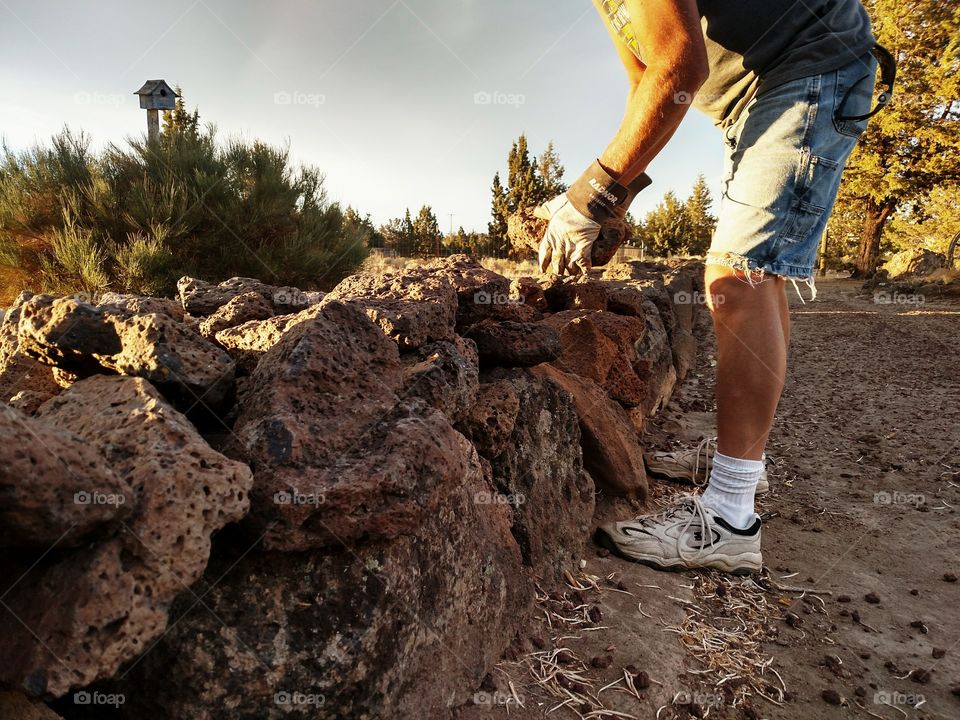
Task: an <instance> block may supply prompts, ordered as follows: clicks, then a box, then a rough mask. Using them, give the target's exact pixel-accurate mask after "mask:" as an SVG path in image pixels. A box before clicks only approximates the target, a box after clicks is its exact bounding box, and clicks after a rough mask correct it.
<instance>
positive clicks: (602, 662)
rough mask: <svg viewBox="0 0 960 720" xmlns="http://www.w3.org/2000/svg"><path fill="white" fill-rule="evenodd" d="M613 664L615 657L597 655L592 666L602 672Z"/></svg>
mask: <svg viewBox="0 0 960 720" xmlns="http://www.w3.org/2000/svg"><path fill="white" fill-rule="evenodd" d="M612 662H613V655H597V656H596V657H595V658H593V659H592V660H591V661H590V664H591V665H592V666H593V667H595V668H599V669H600V670H605V669H606V668H608V667H610V664H611V663H612Z"/></svg>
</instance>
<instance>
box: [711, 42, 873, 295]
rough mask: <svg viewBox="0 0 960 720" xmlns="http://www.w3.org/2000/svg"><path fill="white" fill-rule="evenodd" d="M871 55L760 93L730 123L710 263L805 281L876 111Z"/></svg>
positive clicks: (809, 277)
mask: <svg viewBox="0 0 960 720" xmlns="http://www.w3.org/2000/svg"><path fill="white" fill-rule="evenodd" d="M876 67H877V63H876V60H875V59H874V58H873V56H872V55H870V54H869V53H868V54H866V55H864V56H863V57H861V58H859V59H857V60H855V61H854V62H852V63H850V64H849V65H847V66H845V67H842V68H840V69H839V70H834V71H831V72H828V73H824V74H822V75H813V76H810V77H805V78H801V79H799V80H793V81H791V82H787V83H784V84H783V85H779V86H777V87H773V88H770V89H768V90H764V91H763V92H762V93H760V94H759V95H757V96H756V97H755V98H753V100H751V101H750V102H749V103H748V104H747V106H746V108H744V111H743V112H742V113H741V114H740V117H739V118H738V119H737V121H736V122H735V123H734V124H733V125H731V126H730V127H728V128H727V129H726V133H725V139H726V145H727V146H726V157H725V163H724V177H723V194H722V197H721V200H720V209H719V212H718V217H717V229H716V231H715V233H714V236H713V241H712V242H711V244H710V251H709V252H708V254H707V263H708V264H713V265H725V266H727V267H732V268H736V269H739V270H743V271H745V272H746V271H749V272H750V273H751V277H755V275H754V274H753V273H755V272H756V274H757V275H760V276H761V277H762V275H763V274H765V273H769V274H772V275H779V276H781V277H787V278H792V279H795V280H798V279H799V280H805V281H807V282H808V283H809V284H810V285H811V288H812V287H813V273H814V266H815V265H816V260H817V251H818V249H819V246H820V237H821V235H822V234H823V231H824V229H825V228H826V225H827V220H828V218H829V217H830V211H831V210H832V209H833V203H834V201H835V200H836V197H837V191H838V189H839V187H840V176H841V175H842V173H843V168H844V165H845V164H846V162H847V158H849V157H850V153H851V152H852V151H853V148H854V146H855V145H856V143H857V139H858V138H859V137H860V135H862V134H863V131H864V130H866V128H867V121H866V120H844V119H842V118H844V117H850V116H858V115H865V114H867V113H869V112H870V109H871V104H872V101H873V88H874V83H875V79H876Z"/></svg>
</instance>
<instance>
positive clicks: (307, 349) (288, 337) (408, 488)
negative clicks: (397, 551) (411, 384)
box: [231, 301, 462, 550]
mask: <svg viewBox="0 0 960 720" xmlns="http://www.w3.org/2000/svg"><path fill="white" fill-rule="evenodd" d="M251 378H252V381H251V384H250V387H249V389H248V390H247V391H246V393H245V395H244V398H243V400H242V408H241V412H240V416H239V417H238V419H237V421H236V425H235V427H234V434H235V438H236V442H235V444H234V446H233V447H232V450H231V452H232V453H233V454H234V455H236V456H239V457H242V458H243V459H245V460H247V461H249V462H250V463H251V464H252V465H253V466H254V468H255V489H254V494H253V507H252V509H251V514H250V522H251V524H252V525H253V526H254V527H255V529H256V530H257V532H265V537H264V542H265V544H266V545H267V546H269V547H275V548H282V549H287V550H293V549H297V550H299V549H306V548H310V547H319V546H324V545H328V544H331V543H336V542H338V540H337V538H341V539H343V540H349V539H350V538H355V537H358V536H359V535H362V534H364V533H368V534H370V533H373V534H376V535H377V536H383V537H389V536H393V535H395V534H397V533H399V532H402V531H409V530H410V529H411V528H413V527H415V526H416V523H417V522H419V518H420V514H421V512H422V508H423V507H428V506H429V505H430V503H431V499H430V498H431V493H432V492H433V490H435V489H436V487H437V485H438V483H441V482H442V481H443V479H444V477H446V475H447V473H450V474H451V475H452V474H455V473H456V472H461V471H462V468H461V467H460V465H459V463H460V462H462V460H458V459H457V458H458V457H459V456H457V455H456V454H452V455H448V454H445V451H444V449H443V443H448V444H450V447H455V446H456V444H457V441H456V438H454V437H452V436H451V435H450V433H453V430H452V428H451V429H450V430H449V432H447V431H446V430H445V427H446V426H448V422H447V421H446V419H445V418H444V417H443V415H441V414H440V413H437V412H430V411H428V410H427V408H426V406H425V405H424V404H422V403H419V404H418V405H417V407H418V408H419V410H417V408H414V407H412V405H413V404H416V403H415V402H412V403H410V404H408V405H403V404H400V405H398V399H399V398H398V395H397V393H398V391H399V390H400V389H401V387H402V384H403V372H402V366H401V363H400V359H399V356H398V352H397V345H396V344H395V343H393V342H392V341H391V340H390V339H389V338H387V337H386V336H385V335H384V334H383V333H382V332H381V331H380V330H379V329H378V328H377V327H376V326H375V325H374V324H373V323H372V322H371V321H370V319H369V318H367V316H366V315H365V314H364V313H363V311H362V309H361V308H359V307H356V306H355V305H352V304H346V303H340V302H334V301H326V302H325V304H324V306H323V309H322V311H321V312H320V313H319V314H318V315H317V316H316V317H315V318H313V319H311V320H307V321H304V322H302V323H299V324H297V325H295V326H294V327H292V328H291V329H290V330H289V331H287V333H285V334H284V336H283V338H282V339H281V340H280V342H279V343H277V344H276V345H275V346H274V347H273V348H271V349H270V350H269V351H268V352H267V353H266V354H265V355H264V356H263V358H261V360H260V363H259V364H258V366H257V369H256V371H255V372H254V374H253V375H252V376H251ZM454 435H456V433H454ZM457 437H459V435H458V436H457ZM451 452H452V451H451ZM378 463H380V465H379V466H378ZM300 496H302V497H303V501H302V502H301V501H299V500H297V498H298V497H300ZM307 496H310V497H307ZM287 498H290V501H289V502H288V501H287ZM321 500H322V501H321Z"/></svg>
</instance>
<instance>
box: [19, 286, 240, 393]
mask: <svg viewBox="0 0 960 720" xmlns="http://www.w3.org/2000/svg"><path fill="white" fill-rule="evenodd" d="M20 313H21V314H20V320H19V325H18V328H19V337H20V345H21V347H22V348H23V350H24V351H25V352H27V353H29V354H30V355H31V356H33V357H36V358H38V359H40V360H42V361H43V362H45V363H48V364H51V365H55V366H57V367H58V368H59V369H61V370H64V371H67V372H71V373H75V374H76V375H78V376H80V377H86V376H88V375H93V374H97V373H102V372H105V371H107V372H117V373H120V374H122V375H129V376H135V377H142V378H145V379H147V380H150V381H151V382H152V383H154V384H155V385H156V386H157V387H158V388H160V389H161V390H162V391H163V392H164V394H165V395H166V396H167V397H168V398H170V399H171V401H173V402H174V403H176V404H177V405H178V406H180V407H184V408H193V407H195V406H198V405H203V406H206V407H210V408H214V409H215V408H218V407H220V406H222V405H223V403H224V402H225V400H226V399H227V398H228V397H229V394H230V392H231V390H232V386H233V376H234V367H235V364H234V362H233V360H232V359H231V358H230V356H229V355H227V353H226V352H224V351H223V350H222V349H220V348H218V347H216V346H215V345H212V344H211V343H210V342H208V341H207V340H205V339H203V338H202V337H200V336H199V335H197V334H196V333H194V332H193V331H192V330H190V329H188V328H187V327H186V326H185V325H184V324H182V323H178V322H176V321H175V320H173V319H171V318H170V317H169V316H167V315H161V314H158V313H152V314H149V315H131V314H129V313H127V312H126V311H122V310H118V309H115V308H113V307H112V306H105V307H103V308H96V307H93V306H92V305H87V304H85V303H80V302H77V301H76V300H73V299H71V298H57V299H55V298H52V297H50V296H47V295H36V296H34V297H32V298H31V299H29V300H28V301H27V302H26V303H24V305H23V306H22V308H21V309H20Z"/></svg>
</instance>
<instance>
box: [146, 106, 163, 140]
mask: <svg viewBox="0 0 960 720" xmlns="http://www.w3.org/2000/svg"><path fill="white" fill-rule="evenodd" d="M159 139H160V111H159V110H156V109H150V110H147V140H149V141H150V142H155V141H157V140H159Z"/></svg>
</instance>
